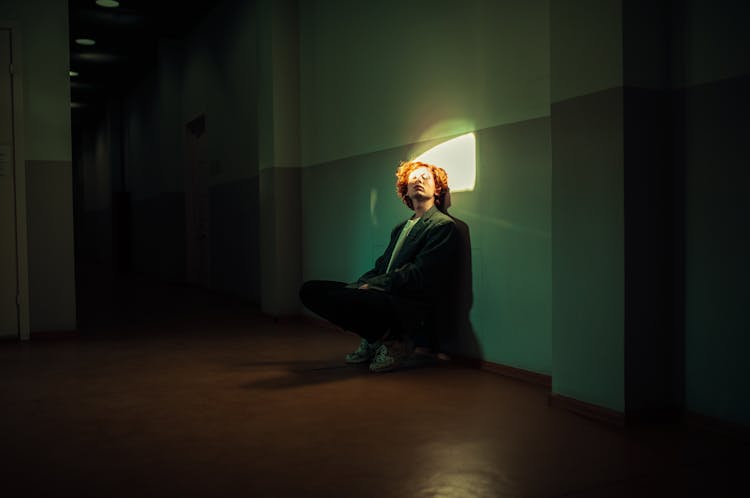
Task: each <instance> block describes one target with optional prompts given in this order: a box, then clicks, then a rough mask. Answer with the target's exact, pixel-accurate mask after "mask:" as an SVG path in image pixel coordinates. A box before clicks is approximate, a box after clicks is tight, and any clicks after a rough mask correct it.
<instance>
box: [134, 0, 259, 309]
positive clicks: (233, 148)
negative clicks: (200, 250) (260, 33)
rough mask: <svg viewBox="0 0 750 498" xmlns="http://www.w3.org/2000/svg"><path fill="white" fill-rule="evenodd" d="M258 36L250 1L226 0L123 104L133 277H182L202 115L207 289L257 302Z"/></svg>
mask: <svg viewBox="0 0 750 498" xmlns="http://www.w3.org/2000/svg"><path fill="white" fill-rule="evenodd" d="M257 77H258V74H257V29H256V19H255V6H254V3H253V2H240V1H233V0H229V1H225V2H222V3H220V4H218V5H217V6H216V7H215V8H213V9H212V10H211V11H210V12H209V13H208V14H207V16H206V17H205V19H203V20H202V21H201V23H200V24H199V25H198V26H197V27H196V29H195V30H194V31H193V32H191V33H190V35H189V36H188V37H187V38H186V39H185V40H184V41H177V40H162V41H161V43H160V48H159V64H158V67H157V69H156V70H155V71H154V72H153V73H152V74H150V75H145V77H144V80H143V82H142V83H141V84H140V86H139V87H138V88H137V89H136V90H135V91H134V92H133V93H132V94H131V95H130V96H129V98H128V99H127V100H126V111H125V122H126V126H127V133H126V136H127V145H126V147H127V151H126V166H125V169H126V188H127V189H129V190H130V191H131V192H132V196H133V234H132V237H133V258H134V264H135V270H136V271H139V272H143V273H150V274H155V275H159V276H161V277H163V278H167V279H171V280H182V279H184V275H185V219H184V216H185V194H184V192H185V133H186V132H185V125H186V123H188V122H189V121H191V120H193V119H194V118H196V117H198V116H200V115H204V116H205V122H206V131H205V142H206V147H205V151H204V156H205V157H202V158H201V159H203V160H205V161H207V162H208V163H209V164H210V177H209V184H210V185H209V188H210V201H209V204H210V227H211V228H210V230H211V234H210V239H211V243H210V247H211V265H210V266H211V288H212V289H213V290H215V291H218V292H224V293H227V294H232V295H237V296H240V297H244V298H247V299H250V300H256V301H257V300H258V297H259V267H258V266H259V256H258V253H259V252H258V209H257V207H258V198H259V196H258V160H257V158H258V146H257V141H258V133H257V128H258V127H257Z"/></svg>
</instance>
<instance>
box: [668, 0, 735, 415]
mask: <svg viewBox="0 0 750 498" xmlns="http://www.w3.org/2000/svg"><path fill="white" fill-rule="evenodd" d="M681 13H682V21H683V24H682V25H681V26H679V27H680V28H681V29H680V31H678V34H677V38H678V40H679V41H680V44H679V46H680V47H681V48H682V50H683V51H684V52H683V53H682V54H681V59H682V60H683V61H684V64H683V65H681V66H678V67H677V68H676V71H675V72H676V74H677V76H678V80H677V83H678V84H679V86H680V87H681V91H680V98H681V102H682V105H683V106H684V122H683V125H684V127H683V130H682V131H683V134H682V136H681V137H680V138H681V141H680V142H679V144H678V146H679V147H680V150H679V151H678V152H679V153H680V154H681V156H682V157H684V167H685V387H686V393H685V395H686V405H687V409H688V410H690V411H693V412H697V413H701V414H704V415H708V416H711V417H716V418H719V419H723V420H729V421H732V422H735V423H740V424H745V425H748V424H750V401H749V400H748V396H747V384H746V382H747V381H746V379H748V378H749V377H750V362H748V361H747V355H746V352H747V351H748V350H750V335H748V333H747V332H748V325H747V312H746V309H747V304H746V296H747V282H748V281H750V271H748V265H747V255H748V254H750V235H748V233H749V232H748V230H747V224H748V222H747V220H748V219H750V201H749V200H748V196H747V186H748V185H750V173H748V168H747V162H748V159H747V158H748V146H747V137H748V136H750V126H749V125H748V115H750V103H749V101H748V98H747V89H748V88H749V87H750V60H748V57H747V50H746V47H747V46H748V44H750V34H748V31H747V20H748V19H750V7H748V4H747V3H745V2H731V1H719V2H709V1H707V0H693V1H689V2H686V4H685V6H684V10H683V11H682V12H681Z"/></svg>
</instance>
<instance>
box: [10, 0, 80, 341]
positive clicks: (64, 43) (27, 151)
mask: <svg viewBox="0 0 750 498" xmlns="http://www.w3.org/2000/svg"><path fill="white" fill-rule="evenodd" d="M0 20H2V21H3V22H8V23H11V24H10V27H12V28H13V29H14V30H15V33H14V36H15V38H14V40H13V43H14V44H15V45H16V47H19V48H20V50H19V52H20V60H16V61H14V65H15V67H14V71H15V80H16V83H18V81H19V80H20V82H21V85H20V86H18V87H16V89H15V91H20V92H22V94H23V102H22V106H21V108H20V109H15V110H14V111H15V112H16V113H18V115H17V118H18V119H19V121H20V122H22V123H23V126H22V128H21V129H19V130H18V132H19V135H20V136H18V137H17V138H18V139H19V140H20V143H21V144H22V150H21V153H22V154H23V156H22V158H23V160H24V168H25V173H26V178H25V181H26V192H25V194H26V215H27V226H26V229H27V233H28V279H29V280H28V285H29V314H30V316H29V322H30V328H31V331H32V332H34V331H43V330H74V329H75V328H76V295H75V261H74V238H73V232H74V224H73V195H72V193H73V171H72V164H71V154H72V150H71V149H72V148H71V121H70V81H69V76H68V66H69V60H70V57H69V54H68V44H69V40H68V11H67V2H59V1H56V0H30V1H26V2H16V1H0Z"/></svg>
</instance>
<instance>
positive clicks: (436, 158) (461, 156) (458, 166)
mask: <svg viewBox="0 0 750 498" xmlns="http://www.w3.org/2000/svg"><path fill="white" fill-rule="evenodd" d="M414 160H415V161H422V162H424V163H429V164H434V165H435V166H440V167H441V168H443V169H444V170H445V172H446V173H448V183H449V184H450V187H451V192H471V191H472V190H474V185H475V183H476V179H477V164H476V162H477V152H476V137H475V136H474V133H467V134H465V135H461V136H460V137H456V138H452V139H450V140H448V141H447V142H443V143H441V144H439V145H436V146H435V147H433V148H431V149H430V150H428V151H426V152H424V153H422V154H420V155H419V156H417V157H415V158H414Z"/></svg>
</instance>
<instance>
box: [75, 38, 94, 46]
mask: <svg viewBox="0 0 750 498" xmlns="http://www.w3.org/2000/svg"><path fill="white" fill-rule="evenodd" d="M76 43H77V44H79V45H84V46H86V47H90V46H92V45H96V42H95V41H94V40H92V39H91V38H76Z"/></svg>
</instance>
